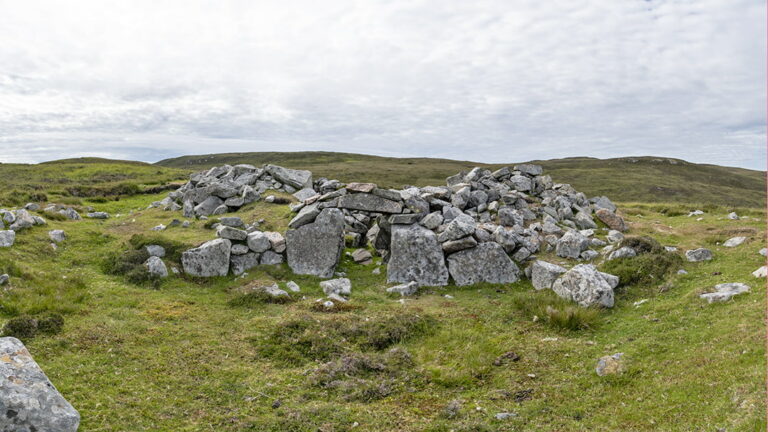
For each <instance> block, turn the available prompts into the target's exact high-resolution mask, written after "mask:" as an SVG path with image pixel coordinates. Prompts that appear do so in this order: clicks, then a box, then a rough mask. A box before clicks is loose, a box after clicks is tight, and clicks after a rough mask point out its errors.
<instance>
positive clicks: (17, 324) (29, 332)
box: [3, 313, 64, 340]
mask: <svg viewBox="0 0 768 432" xmlns="http://www.w3.org/2000/svg"><path fill="white" fill-rule="evenodd" d="M63 328H64V317H62V316H61V315H59V314H56V313H52V314H46V315H43V316H41V317H39V318H36V317H32V316H29V315H22V316H18V317H15V318H11V319H10V320H8V322H7V323H6V324H5V326H3V336H13V337H15V338H18V339H21V340H25V339H32V338H34V337H35V336H37V335H38V334H40V333H43V334H48V335H53V334H58V333H60V332H61V330H62V329H63Z"/></svg>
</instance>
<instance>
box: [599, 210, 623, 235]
mask: <svg viewBox="0 0 768 432" xmlns="http://www.w3.org/2000/svg"><path fill="white" fill-rule="evenodd" d="M595 216H597V218H598V219H600V220H601V221H603V223H604V224H606V225H608V228H610V229H612V230H616V231H621V232H624V231H626V230H627V224H626V223H625V222H624V218H622V217H621V216H619V215H617V214H616V213H614V212H612V211H610V210H608V209H604V208H602V209H598V210H597V211H596V212H595Z"/></svg>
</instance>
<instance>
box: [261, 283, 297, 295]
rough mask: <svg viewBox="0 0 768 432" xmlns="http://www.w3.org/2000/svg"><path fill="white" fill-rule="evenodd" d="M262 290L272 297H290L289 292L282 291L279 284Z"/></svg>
mask: <svg viewBox="0 0 768 432" xmlns="http://www.w3.org/2000/svg"><path fill="white" fill-rule="evenodd" d="M260 290H261V291H262V292H264V293H265V294H267V295H269V296H271V297H290V295H289V294H288V292H287V291H285V290H281V289H280V287H278V286H277V284H272V285H267V286H265V287H261V288H260Z"/></svg>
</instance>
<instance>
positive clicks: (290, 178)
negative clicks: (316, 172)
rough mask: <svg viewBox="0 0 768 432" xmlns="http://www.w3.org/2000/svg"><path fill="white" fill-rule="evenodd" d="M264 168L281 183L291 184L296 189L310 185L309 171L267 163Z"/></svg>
mask: <svg viewBox="0 0 768 432" xmlns="http://www.w3.org/2000/svg"><path fill="white" fill-rule="evenodd" d="M264 169H266V170H267V172H268V173H269V174H271V175H272V177H274V178H276V179H277V180H279V181H280V182H281V183H283V184H287V185H291V186H293V187H294V188H296V189H304V188H311V187H312V172H311V171H306V170H295V169H290V168H283V167H281V166H277V165H267V166H265V167H264Z"/></svg>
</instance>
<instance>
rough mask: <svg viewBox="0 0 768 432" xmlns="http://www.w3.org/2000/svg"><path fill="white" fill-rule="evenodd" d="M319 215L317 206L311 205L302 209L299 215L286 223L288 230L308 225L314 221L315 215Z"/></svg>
mask: <svg viewBox="0 0 768 432" xmlns="http://www.w3.org/2000/svg"><path fill="white" fill-rule="evenodd" d="M319 214H320V209H319V208H318V205H317V204H311V205H308V206H306V207H304V208H302V209H301V210H300V211H299V213H298V214H297V215H296V216H294V218H293V219H291V221H290V222H288V227H289V228H294V229H295V228H299V227H301V226H303V225H306V224H308V223H312V221H314V220H315V218H316V217H317V215H319Z"/></svg>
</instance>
